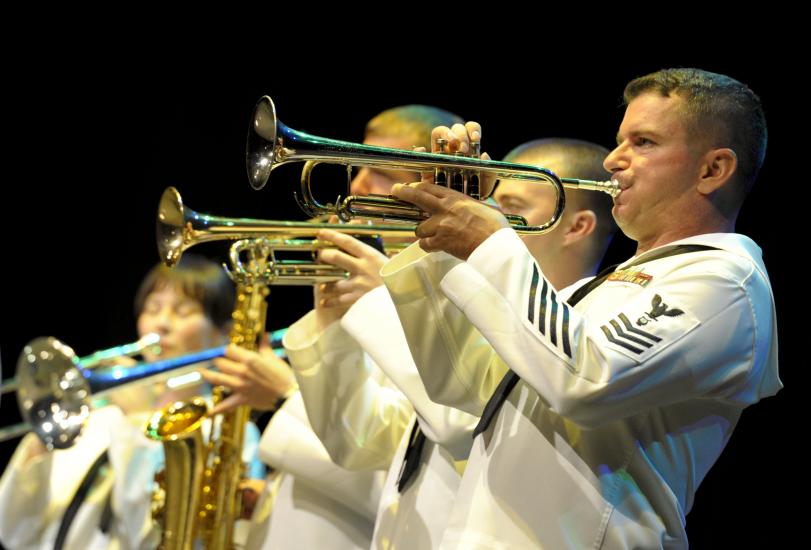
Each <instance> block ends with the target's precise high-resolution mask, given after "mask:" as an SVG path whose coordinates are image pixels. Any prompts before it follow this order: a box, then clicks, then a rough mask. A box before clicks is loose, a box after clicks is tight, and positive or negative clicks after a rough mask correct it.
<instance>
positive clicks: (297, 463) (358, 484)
mask: <svg viewBox="0 0 811 550" xmlns="http://www.w3.org/2000/svg"><path fill="white" fill-rule="evenodd" d="M259 455H260V457H261V458H262V460H263V461H264V462H265V463H266V464H269V465H271V466H273V467H274V468H277V469H279V470H281V471H283V472H285V473H288V474H290V475H292V476H294V477H295V478H296V479H298V480H300V481H302V482H304V483H306V484H307V485H308V486H309V487H311V488H313V489H315V490H316V491H318V492H320V493H321V494H323V495H325V496H327V497H329V498H331V499H332V500H335V501H337V502H341V503H344V504H345V505H346V506H348V507H350V508H352V509H354V510H356V511H358V513H360V514H362V515H364V516H366V517H368V518H374V517H375V515H376V513H377V502H378V500H379V499H380V490H381V487H382V475H381V474H382V473H381V472H378V471H375V470H369V471H362V472H352V471H348V470H345V469H343V468H341V467H340V466H338V465H336V464H335V463H334V462H333V461H332V460H331V459H330V456H329V454H327V451H326V449H325V448H324V445H323V444H322V443H321V441H319V439H318V437H317V436H316V435H315V433H313V430H312V428H311V427H310V425H309V423H308V422H307V420H306V414H305V413H304V403H303V402H302V399H301V394H299V393H295V394H293V395H292V396H291V397H290V398H289V399H288V400H287V401H286V402H285V404H284V405H283V406H282V407H281V408H280V409H279V410H278V411H276V412H275V413H274V414H273V417H272V418H271V420H270V423H269V424H268V426H267V428H265V431H264V433H263V434H262V438H261V440H260V443H259Z"/></svg>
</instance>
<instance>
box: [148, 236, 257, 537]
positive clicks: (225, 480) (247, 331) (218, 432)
mask: <svg viewBox="0 0 811 550" xmlns="http://www.w3.org/2000/svg"><path fill="white" fill-rule="evenodd" d="M242 251H246V252H247V253H248V255H249V257H250V262H249V264H248V266H247V267H246V266H245V265H243V264H242V262H240V261H239V253H240V252H242ZM267 256H268V251H267V249H266V246H265V243H264V241H239V242H238V243H235V245H234V246H233V247H232V249H231V259H232V265H233V266H234V269H233V271H229V274H230V275H231V277H232V279H234V281H235V282H236V283H237V295H236V304H235V307H234V312H233V314H232V319H233V328H232V329H231V333H230V335H229V341H230V343H232V344H236V345H238V346H241V347H244V348H246V349H249V350H254V351H255V350H257V349H258V348H259V340H260V338H262V336H263V335H264V331H265V319H266V315H267V295H268V294H269V292H270V291H269V289H268V284H267V282H268V278H267V273H268V272H269V270H268V265H267ZM225 397H226V389H225V388H223V387H216V388H214V390H213V401H214V404H215V405H216V404H217V403H219V402H220V401H222V399H224V398H225ZM206 414H207V407H206V404H205V401H204V400H203V399H202V398H195V399H193V400H192V401H190V402H188V403H183V402H177V403H173V404H171V405H168V406H166V407H164V408H163V409H162V410H161V411H159V412H157V413H155V415H153V417H152V419H151V420H150V422H149V424H148V426H147V430H146V432H147V435H148V436H149V437H151V438H153V439H156V440H159V441H161V442H162V443H163V447H164V454H165V457H166V458H165V461H166V466H165V469H164V471H163V472H162V473H161V474H159V476H158V479H157V481H158V486H159V489H158V495H157V497H156V499H155V501H154V502H153V518H154V519H155V521H156V523H158V525H160V527H161V532H162V540H161V545H160V548H162V549H164V550H192V549H193V548H200V547H202V548H206V549H209V550H226V549H230V548H232V547H233V537H234V523H235V522H236V520H237V519H239V517H240V513H241V500H240V494H239V482H240V479H242V477H243V474H244V465H243V463H242V448H243V446H244V441H245V426H246V424H247V422H248V420H249V417H250V407H247V406H241V407H237V408H235V409H233V410H231V411H229V412H226V413H223V414H221V415H218V417H217V418H215V419H214V422H213V423H212V428H211V434H210V437H209V441H208V443H203V440H202V435H201V433H200V426H201V424H202V419H203V418H204V417H205V416H206Z"/></svg>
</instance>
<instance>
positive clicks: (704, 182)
mask: <svg viewBox="0 0 811 550" xmlns="http://www.w3.org/2000/svg"><path fill="white" fill-rule="evenodd" d="M737 169H738V156H737V155H736V154H735V151H733V150H732V149H729V148H723V149H712V150H710V151H707V153H706V154H705V155H704V163H703V165H702V167H701V179H700V180H699V182H698V187H697V189H698V192H699V193H701V194H702V195H710V194H712V193H714V192H716V191H717V190H718V189H720V188H721V187H723V186H724V185H725V184H726V183H727V182H728V181H729V180H730V179H732V175H733V174H734V173H735V171H736V170H737Z"/></svg>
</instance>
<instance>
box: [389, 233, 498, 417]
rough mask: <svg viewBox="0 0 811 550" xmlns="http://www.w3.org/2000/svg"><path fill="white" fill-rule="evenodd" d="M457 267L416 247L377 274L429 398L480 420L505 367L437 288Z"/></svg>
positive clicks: (444, 256) (437, 254)
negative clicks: (380, 278) (395, 313)
mask: <svg viewBox="0 0 811 550" xmlns="http://www.w3.org/2000/svg"><path fill="white" fill-rule="evenodd" d="M461 265H463V262H461V261H460V260H458V259H456V258H454V257H452V256H450V255H448V254H445V253H444V252H435V253H431V254H426V253H425V252H424V251H423V250H422V249H420V248H419V245H418V244H416V243H415V244H413V245H412V246H410V247H409V248H407V249H406V250H404V251H403V252H401V253H400V254H398V255H397V256H395V257H394V258H392V259H391V260H389V262H388V263H386V265H384V266H383V269H382V271H381V275H382V276H383V280H384V282H385V284H386V287H387V288H388V290H389V293H390V295H391V299H392V301H393V303H394V306H395V308H396V310H397V315H398V316H399V318H400V323H401V327H402V329H403V332H404V334H405V338H406V341H407V342H408V346H409V349H410V350H411V355H412V358H413V361H414V364H415V365H416V368H417V370H418V372H419V375H420V377H421V379H422V383H423V385H424V388H425V390H426V391H427V393H428V395H429V396H430V398H431V399H432V400H433V401H435V402H437V403H441V404H444V405H448V406H451V407H455V408H458V409H461V410H463V411H465V412H467V413H469V414H470V415H473V416H480V415H481V413H482V410H483V409H484V406H485V404H486V403H487V400H488V399H489V398H490V396H491V395H492V393H493V391H494V390H495V389H496V386H497V385H498V383H499V382H500V381H501V378H502V377H503V376H504V374H506V372H507V367H506V365H505V364H504V362H503V361H501V360H500V359H499V357H498V355H497V354H496V353H495V351H494V350H493V347H492V346H491V345H490V343H489V342H488V341H487V340H485V338H484V337H483V336H482V334H481V333H480V332H479V330H477V329H476V327H474V326H473V325H472V324H471V323H470V321H469V320H468V319H467V318H466V317H465V314H464V312H463V311H462V310H460V309H459V308H458V307H456V305H455V304H454V303H453V302H451V301H450V300H448V298H447V297H446V296H445V295H444V294H443V293H442V292H441V291H440V289H439V284H440V281H442V279H443V278H444V277H445V276H446V275H447V273H448V272H449V271H450V270H451V269H453V268H454V267H457V266H461Z"/></svg>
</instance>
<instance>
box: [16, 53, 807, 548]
mask: <svg viewBox="0 0 811 550" xmlns="http://www.w3.org/2000/svg"><path fill="white" fill-rule="evenodd" d="M103 47H104V46H103V45H98V46H97V47H95V48H93V49H91V50H89V51H76V52H74V51H67V52H60V51H59V50H58V48H57V49H56V51H55V52H53V54H54V55H53V56H49V57H47V58H41V59H26V60H19V61H13V62H12V64H14V65H15V66H14V67H13V68H12V70H13V71H14V78H13V79H11V80H10V81H9V83H8V84H7V89H6V94H7V95H6V97H7V99H6V103H5V107H4V111H5V112H4V116H5V120H6V123H5V125H4V127H5V132H6V139H5V142H6V144H5V145H4V149H5V154H4V165H5V166H4V172H3V173H4V177H3V181H2V220H3V237H2V238H3V261H4V269H3V287H4V288H3V290H4V291H3V308H2V311H3V330H2V332H1V333H0V337H1V338H2V341H0V353H2V363H3V376H4V378H6V377H9V376H11V375H12V374H13V370H14V366H15V363H16V358H17V355H18V353H19V352H20V350H21V349H22V347H23V345H24V344H25V343H26V342H27V341H28V340H30V339H32V338H34V337H37V336H42V335H52V336H56V337H58V338H59V339H61V340H62V341H64V342H66V343H68V344H70V345H71V346H72V347H73V348H74V349H75V350H76V351H77V352H78V353H79V354H80V355H83V354H86V353H89V352H91V351H93V350H95V349H99V348H102V347H107V346H110V345H114V344H119V343H123V342H129V341H132V340H134V339H135V327H134V320H133V312H132V296H133V294H134V292H135V289H136V288H137V285H138V283H139V281H140V279H141V278H142V276H143V275H144V274H145V272H146V271H147V270H148V269H149V268H150V267H151V266H152V265H153V264H154V263H155V262H156V261H157V259H158V258H157V253H156V248H155V238H154V222H155V212H156V209H157V203H158V199H159V197H160V194H161V192H162V190H163V189H164V188H165V187H166V186H168V185H174V186H176V187H177V188H178V189H179V191H180V192H181V194H182V196H183V199H184V202H185V203H186V204H187V205H188V206H190V207H191V208H193V209H195V210H198V211H200V212H206V213H212V214H218V215H224V216H242V217H258V218H273V219H302V218H303V217H304V216H303V214H301V213H300V212H299V210H298V209H297V207H296V206H295V204H294V202H293V200H292V189H293V186H294V185H295V183H296V182H297V176H298V167H283V168H280V169H279V170H277V171H275V172H274V174H273V178H272V183H271V184H269V185H268V187H266V188H265V189H264V190H262V191H254V190H253V189H251V188H250V186H249V185H248V181H247V178H246V175H245V168H244V164H245V160H244V142H245V136H246V130H247V126H248V119H249V115H250V113H251V110H252V107H253V105H254V103H255V101H256V100H257V99H258V98H259V97H260V96H261V95H264V94H268V95H270V96H271V97H272V98H273V99H274V101H275V103H276V108H277V113H278V115H279V118H280V119H281V120H282V121H283V122H285V123H286V124H287V125H289V126H290V127H292V128H295V129H298V130H303V131H307V132H310V133H312V134H315V135H321V136H326V137H334V138H338V139H345V140H351V141H361V140H362V138H363V127H364V124H365V122H366V121H367V120H368V119H370V118H371V117H372V116H374V115H375V114H377V113H378V112H380V111H381V110H383V109H386V108H389V107H392V106H395V105H401V104H406V103H427V104H431V105H435V106H438V107H442V108H446V109H449V110H452V111H454V112H456V113H458V114H460V115H461V116H463V117H464V118H466V119H472V120H477V121H479V122H481V123H482V125H483V128H484V140H483V146H484V149H485V150H486V151H488V152H489V153H490V154H491V155H492V156H493V157H494V158H500V157H502V156H503V155H504V154H505V153H506V152H507V151H509V150H510V149H511V148H512V147H514V146H515V145H517V144H519V143H523V142H525V141H528V140H530V139H536V138H539V137H548V136H566V137H576V138H582V139H587V140H591V141H595V142H598V143H601V144H603V145H605V146H607V147H608V148H609V149H610V148H611V147H612V144H613V143H614V136H615V133H616V131H617V128H618V125H619V122H620V120H621V118H622V114H623V109H622V108H621V107H620V101H621V92H622V88H623V86H624V84H625V83H626V82H627V81H628V80H629V79H631V78H633V77H635V76H639V75H641V74H644V73H647V72H650V71H653V70H656V69H659V68H662V67H668V66H699V67H701V68H704V69H707V70H713V71H717V72H723V73H725V74H729V75H730V76H732V77H734V78H737V79H739V80H741V81H743V82H746V83H747V84H749V85H750V86H751V87H752V88H753V89H754V90H755V91H756V92H757V93H758V94H759V95H760V96H761V98H762V100H763V103H764V106H765V109H766V114H767V119H768V122H769V132H770V140H769V149H768V153H767V159H766V165H765V167H764V169H763V171H762V173H761V177H760V180H759V183H758V185H757V186H756V188H755V190H754V191H753V193H752V195H751V196H750V198H749V199H748V201H747V204H746V206H745V208H744V211H743V213H742V215H741V217H740V219H739V224H738V230H739V231H740V232H741V233H744V234H747V235H749V236H751V237H752V238H753V239H754V240H755V241H756V242H757V243H758V244H759V245H760V246H761V247H762V248H763V250H764V256H765V260H766V264H767V266H768V268H769V271H770V275H771V278H772V285H773V288H774V292H775V297H776V301H777V311H778V316H779V319H780V344H781V377H782V379H783V382H784V383H785V384H786V389H784V390H783V391H782V392H781V393H780V394H779V395H778V396H777V397H775V398H770V399H768V400H766V401H764V402H762V403H760V404H758V405H757V406H755V407H752V408H751V409H749V410H747V411H746V412H745V414H744V415H743V418H742V420H741V422H740V424H739V426H738V429H737V430H736V432H735V435H734V436H733V438H732V440H731V442H730V444H729V446H728V447H727V449H726V451H725V452H724V454H723V455H722V457H721V458H720V460H719V462H718V463H717V464H716V466H715V467H714V468H713V470H712V471H711V472H710V474H709V476H708V478H707V479H706V480H705V482H704V484H703V485H702V487H701V488H700V490H699V491H698V495H697V498H696V504H695V506H694V508H693V510H692V512H691V513H690V514H689V515H688V518H687V520H688V531H689V534H690V536H691V544H692V546H693V547H696V548H719V547H743V546H750V545H754V546H765V545H766V544H768V545H770V546H772V547H774V546H773V545H774V544H775V543H776V542H777V541H778V540H788V539H789V538H790V537H791V535H792V529H793V528H794V526H795V523H794V521H793V520H792V514H791V507H790V506H789V504H788V495H789V494H790V492H791V491H792V490H793V491H796V492H798V493H799V494H800V498H801V495H802V489H801V486H804V485H805V475H804V474H805V468H804V467H803V466H804V465H801V464H800V461H799V459H797V458H795V456H796V455H797V454H799V452H798V450H797V448H796V447H797V445H796V444H795V440H796V439H797V435H798V434H802V429H803V427H804V426H803V425H802V424H803V420H805V419H806V418H807V415H804V416H799V413H798V412H797V411H798V409H799V407H798V406H797V399H798V398H797V394H798V393H799V391H801V390H800V387H801V380H800V376H801V375H800V374H799V373H798V370H799V367H800V366H801V362H800V361H799V359H801V356H800V352H799V346H798V345H797V344H796V342H797V340H798V338H800V336H799V331H800V327H801V326H802V321H801V320H798V321H797V323H795V322H794V321H793V319H792V318H793V315H792V313H793V312H794V311H795V310H796V311H797V312H799V307H798V306H797V305H795V304H796V302H797V301H798V300H801V301H802V303H806V302H807V298H801V297H800V296H801V295H802V294H803V292H802V289H803V284H802V280H803V278H804V277H803V272H804V270H803V269H801V264H802V263H803V262H801V261H800V258H801V255H798V254H797V253H796V251H797V250H802V240H804V233H803V232H801V231H800V230H799V222H800V221H801V220H802V218H803V215H802V213H803V211H804V209H805V206H806V204H807V203H806V201H805V200H804V199H805V194H804V193H803V192H802V186H804V185H805V182H804V180H805V179H806V178H805V177H800V175H801V174H802V176H804V174H805V172H806V171H805V170H803V171H801V172H800V171H798V170H797V166H798V161H799V162H803V161H805V160H806V159H805V158H803V157H802V156H801V155H799V154H798V151H797V149H798V147H796V146H795V140H797V139H798V138H797V132H796V131H795V128H796V127H797V126H800V125H803V124H805V125H807V113H806V111H807V109H799V108H798V107H797V106H798V105H801V104H802V102H801V101H799V99H798V98H799V93H795V92H792V90H795V89H796V84H794V85H792V84H789V83H788V82H787V79H786V78H785V75H786V67H787V66H790V64H791V62H792V59H791V56H790V55H788V56H781V58H780V61H781V63H777V62H776V61H775V60H774V59H773V58H769V57H768V56H764V55H762V54H761V53H758V52H755V51H752V52H743V51H741V50H739V49H738V50H736V51H735V52H730V51H727V50H724V49H712V51H714V52H717V54H708V53H707V51H710V49H709V48H708V49H707V51H704V52H702V53H701V54H700V55H692V54H691V55H687V54H684V53H682V54H679V55H655V56H649V57H651V58H652V59H644V60H643V59H639V58H636V57H634V56H627V57H626V56H621V57H612V58H611V59H607V58H606V59H604V58H601V57H599V56H598V57H595V56H589V57H588V58H581V57H580V56H578V55H576V54H574V53H569V54H565V55H564V54H560V55H559V56H555V57H554V59H550V58H547V57H546V56H538V57H532V58H531V59H532V61H533V62H532V63H529V62H525V61H513V62H509V61H504V62H500V61H499V60H495V61H493V62H491V63H490V68H489V69H488V71H489V72H488V73H487V74H484V73H482V72H481V71H480V70H479V68H478V64H477V63H468V64H465V65H464V66H458V65H454V64H453V63H446V62H437V61H436V59H435V58H434V60H433V61H430V60H429V61H425V60H421V59H416V58H414V57H413V56H412V57H407V58H406V61H403V60H397V61H394V60H391V59H390V60H389V61H388V63H385V64H382V65H381V64H378V65H376V68H375V69H372V70H363V69H361V68H360V67H361V66H362V65H364V61H365V55H366V53H364V55H361V56H360V59H358V58H357V57H354V58H352V59H351V60H350V59H345V58H342V57H341V56H339V55H337V54H338V53H340V52H336V51H333V50H332V49H331V48H326V49H325V50H324V55H323V56H322V57H320V58H319V60H318V61H315V62H314V63H311V64H308V65H305V64H304V63H303V61H301V60H300V59H289V58H288V57H287V56H286V54H285V52H284V51H283V50H281V51H280V50H277V49H276V48H274V47H273V46H272V45H271V46H269V47H268V48H267V49H266V50H262V51H261V52H260V53H257V54H255V55H250V56H234V57H228V56H224V55H217V54H212V55H211V58H210V59H209V58H205V57H204V56H195V58H194V61H193V63H192V62H190V61H188V60H187V59H186V58H185V57H184V56H183V55H177V54H174V55H166V56H162V55H150V56H148V57H144V58H140V57H138V56H137V55H132V54H130V55H128V56H126V57H125V58H123V59H121V58H118V59H116V58H113V59H115V60H113V61H110V60H108V59H110V58H109V56H106V55H103V54H102V52H100V50H103ZM598 53H599V52H598ZM368 55H370V56H371V55H372V53H371V52H368ZM451 58H452V59H451V60H452V61H455V59H453V56H451ZM510 58H514V56H512V57H510ZM801 113H806V114H802V116H801ZM778 190H780V191H778ZM795 241H799V242H795ZM224 250H225V249H224V248H223V247H216V246H215V247H210V248H208V249H206V251H204V250H203V249H202V248H199V249H198V251H200V252H207V254H208V255H210V256H212V257H215V258H221V257H222V256H221V255H222V253H223V251H224ZM632 252H633V246H632V245H631V244H630V243H629V242H628V241H626V240H620V239H618V240H617V242H615V243H614V245H613V246H612V248H611V250H610V252H609V255H608V257H607V258H606V260H605V262H606V263H613V262H616V261H620V260H622V259H625V258H627V257H629V256H630V255H631V254H632ZM310 297H311V291H310V289H308V288H300V289H297V288H288V287H285V288H274V289H273V291H272V293H271V302H270V313H269V321H268V328H269V329H275V328H280V327H284V326H287V325H289V324H290V323H291V322H292V321H294V320H295V319H297V318H298V317H299V316H301V315H302V314H303V313H304V312H305V311H306V310H307V309H309V306H310ZM2 418H3V424H10V423H12V422H15V421H17V420H18V418H19V417H18V414H17V412H16V407H15V403H14V401H13V399H10V398H9V396H6V397H5V398H4V399H3V401H2ZM800 437H802V436H801V435H800ZM12 450H13V444H6V445H4V446H0V452H2V454H0V466H1V465H3V464H5V462H6V461H7V460H8V457H9V456H10V453H11V452H12Z"/></svg>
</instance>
